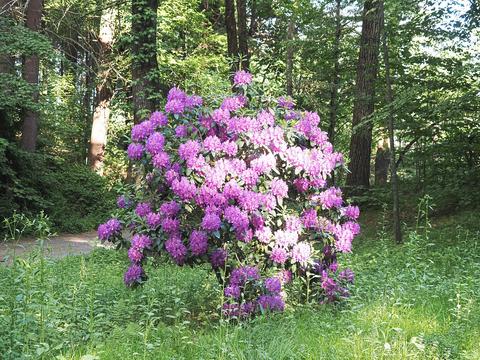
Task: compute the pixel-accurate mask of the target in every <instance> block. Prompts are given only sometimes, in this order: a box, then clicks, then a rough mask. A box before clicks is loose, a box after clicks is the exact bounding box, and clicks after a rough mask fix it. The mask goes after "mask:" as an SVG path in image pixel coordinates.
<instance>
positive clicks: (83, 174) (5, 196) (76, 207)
mask: <svg viewBox="0 0 480 360" xmlns="http://www.w3.org/2000/svg"><path fill="white" fill-rule="evenodd" d="M113 205H114V194H113V192H112V191H111V190H110V189H109V188H108V186H107V182H106V180H105V179H104V178H102V177H100V176H99V175H97V174H96V173H94V172H92V171H91V170H90V169H89V168H88V167H87V166H85V165H78V164H73V165H72V164H69V163H67V162H66V161H63V160H62V159H59V158H58V157H53V156H49V155H44V154H38V153H36V154H31V153H27V152H24V151H22V150H20V149H18V148H17V146H16V145H14V144H12V143H9V142H7V141H6V140H4V139H1V138H0V218H6V217H10V216H11V215H12V214H13V212H14V211H15V210H17V211H19V212H23V213H25V214H27V215H34V214H38V213H39V212H40V211H41V210H44V211H45V213H46V214H47V215H48V216H49V217H50V218H51V219H52V220H53V225H54V227H55V229H56V230H57V231H68V232H77V231H86V230H91V229H93V228H94V227H95V226H97V225H98V222H100V221H101V220H103V219H104V218H105V217H107V216H108V213H109V211H111V209H112V208H113Z"/></svg>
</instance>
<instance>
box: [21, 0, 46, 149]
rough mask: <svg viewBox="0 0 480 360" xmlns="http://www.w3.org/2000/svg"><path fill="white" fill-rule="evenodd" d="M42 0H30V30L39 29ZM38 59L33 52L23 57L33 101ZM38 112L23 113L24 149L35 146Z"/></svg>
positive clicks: (28, 23) (28, 110)
mask: <svg viewBox="0 0 480 360" xmlns="http://www.w3.org/2000/svg"><path fill="white" fill-rule="evenodd" d="M42 8H43V1H42V0H30V1H29V3H28V7H27V12H26V26H27V28H28V29H30V30H32V31H39V30H40V28H41V20H42ZM39 69H40V59H39V57H38V55H36V54H33V55H30V56H27V57H25V61H24V66H23V78H24V79H25V81H26V82H27V83H29V84H31V85H33V86H35V87H36V88H35V91H34V93H33V101H34V102H37V101H38V74H39ZM38 122H39V113H38V111H36V110H32V109H27V110H26V111H25V112H24V114H23V126H22V139H21V146H22V148H23V149H24V150H26V151H29V152H34V151H35V149H36V147H37V136H38Z"/></svg>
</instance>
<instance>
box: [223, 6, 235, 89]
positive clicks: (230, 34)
mask: <svg viewBox="0 0 480 360" xmlns="http://www.w3.org/2000/svg"><path fill="white" fill-rule="evenodd" d="M225 30H226V32H227V55H228V57H229V59H230V61H231V62H232V63H231V66H230V69H231V72H232V74H233V73H234V72H235V71H236V70H237V61H238V58H237V57H238V36H237V21H236V20H235V1H234V0H225ZM232 81H233V76H232Z"/></svg>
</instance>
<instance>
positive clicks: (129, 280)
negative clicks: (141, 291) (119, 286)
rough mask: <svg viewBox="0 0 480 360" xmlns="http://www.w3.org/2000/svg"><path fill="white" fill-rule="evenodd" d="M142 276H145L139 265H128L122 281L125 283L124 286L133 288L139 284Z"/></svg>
mask: <svg viewBox="0 0 480 360" xmlns="http://www.w3.org/2000/svg"><path fill="white" fill-rule="evenodd" d="M144 276H145V273H144V271H143V268H142V267H141V265H138V264H132V265H130V267H129V268H128V270H127V271H126V272H125V275H124V277H123V281H124V282H125V285H127V286H133V285H135V284H138V283H140V282H141V281H142V279H143V277H144Z"/></svg>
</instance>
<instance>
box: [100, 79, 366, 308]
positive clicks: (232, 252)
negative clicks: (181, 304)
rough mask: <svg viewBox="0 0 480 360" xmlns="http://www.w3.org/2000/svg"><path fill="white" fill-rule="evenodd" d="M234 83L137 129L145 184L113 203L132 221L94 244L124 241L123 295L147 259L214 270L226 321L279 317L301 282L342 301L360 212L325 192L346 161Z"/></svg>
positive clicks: (286, 107) (314, 127)
mask: <svg viewBox="0 0 480 360" xmlns="http://www.w3.org/2000/svg"><path fill="white" fill-rule="evenodd" d="M234 81H235V87H236V91H235V93H234V94H233V95H232V96H229V97H225V98H224V99H222V100H221V101H217V102H215V100H212V103H213V104H214V105H213V108H212V107H211V106H212V105H211V104H206V103H204V100H203V99H202V98H200V97H198V96H195V95H192V96H190V95H187V94H186V93H185V92H183V91H182V90H180V89H178V88H173V89H171V90H170V92H169V94H168V99H167V103H166V106H165V109H164V112H154V113H153V114H151V116H150V118H149V119H148V120H145V121H143V122H142V123H140V124H137V125H135V126H134V127H133V129H132V133H131V140H132V142H131V144H130V145H129V147H128V157H129V158H130V159H131V160H132V161H135V162H136V166H137V168H138V169H140V170H141V171H142V174H144V176H143V180H142V183H141V192H139V193H137V194H136V197H135V199H133V198H132V197H131V196H130V197H129V196H121V197H120V198H119V199H118V206H119V208H121V209H123V210H122V211H123V214H124V215H125V214H130V215H129V216H123V217H119V218H113V219H110V220H109V221H108V222H107V223H105V224H102V225H101V226H100V227H99V237H100V239H102V240H107V239H109V240H115V239H117V240H118V238H119V237H120V236H121V235H122V228H123V229H126V230H128V231H130V232H131V241H130V242H129V250H128V256H129V259H130V261H131V266H130V267H129V268H128V269H127V270H126V272H125V275H124V281H125V284H126V285H127V286H134V285H136V284H139V283H141V282H142V281H145V280H146V274H145V272H144V270H143V267H142V264H143V263H144V261H145V259H146V256H147V255H148V254H155V253H156V254H158V253H162V252H166V253H168V255H169V256H170V258H171V260H172V261H174V262H175V263H177V264H178V265H192V266H195V265H198V264H202V263H209V264H210V266H211V268H212V270H213V271H214V272H215V273H216V275H217V278H218V279H219V280H220V281H221V282H222V284H223V285H224V295H225V299H226V302H225V304H224V305H223V309H224V313H225V314H226V315H231V316H240V317H246V316H249V315H251V314H254V313H256V312H259V311H281V310H283V309H284V307H285V304H286V302H287V303H288V291H287V289H288V287H289V283H291V282H292V279H296V278H297V279H298V278H300V279H302V278H303V279H306V280H308V289H309V291H310V292H311V294H314V296H315V297H316V299H317V300H318V301H321V302H324V301H333V300H336V299H339V298H341V297H343V296H346V295H347V293H348V291H347V289H346V284H348V283H349V282H352V281H353V273H352V272H351V271H350V270H349V269H345V270H340V269H339V268H338V265H337V261H336V258H337V253H339V252H350V251H351V246H352V240H353V238H354V236H355V235H357V234H358V233H359V231H360V229H359V225H358V223H357V222H356V219H357V218H358V216H359V210H358V208H357V207H355V206H352V205H348V204H347V203H346V202H345V201H344V200H343V199H342V191H341V190H340V189H339V188H337V187H329V186H328V185H327V184H328V179H329V177H330V176H331V174H332V172H333V171H334V170H335V169H336V168H337V167H342V166H343V157H342V155H341V154H340V153H337V152H335V151H334V150H333V148H332V145H331V143H329V142H328V138H327V135H326V133H325V132H324V131H322V130H321V129H320V128H319V121H320V119H319V116H318V115H317V114H316V113H314V112H301V111H298V110H295V109H294V104H293V102H292V101H291V100H290V99H289V98H279V99H277V100H271V99H265V98H263V97H262V96H261V95H258V93H257V90H256V89H255V88H254V87H253V86H252V84H251V83H252V76H251V74H249V73H247V72H244V71H240V72H237V73H236V74H235V77H234ZM123 234H125V231H123ZM307 278H308V279H307Z"/></svg>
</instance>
